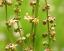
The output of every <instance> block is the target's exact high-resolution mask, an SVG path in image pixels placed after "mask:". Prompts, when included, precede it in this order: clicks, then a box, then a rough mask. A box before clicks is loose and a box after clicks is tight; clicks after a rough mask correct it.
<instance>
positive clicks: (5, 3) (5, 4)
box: [5, 0, 7, 21]
mask: <svg viewBox="0 0 64 51" xmlns="http://www.w3.org/2000/svg"><path fill="white" fill-rule="evenodd" d="M5 12H6V13H5V15H6V16H5V17H6V21H7V3H6V0H5Z"/></svg>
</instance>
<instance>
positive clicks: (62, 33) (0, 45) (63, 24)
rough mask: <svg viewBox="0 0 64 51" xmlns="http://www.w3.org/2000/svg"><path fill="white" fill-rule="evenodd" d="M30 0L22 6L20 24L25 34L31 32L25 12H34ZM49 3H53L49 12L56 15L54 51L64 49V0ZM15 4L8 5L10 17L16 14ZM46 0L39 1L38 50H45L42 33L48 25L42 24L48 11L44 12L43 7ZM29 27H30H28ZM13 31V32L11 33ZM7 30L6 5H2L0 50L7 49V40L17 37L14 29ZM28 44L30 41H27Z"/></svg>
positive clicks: (0, 12)
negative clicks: (25, 18)
mask: <svg viewBox="0 0 64 51" xmlns="http://www.w3.org/2000/svg"><path fill="white" fill-rule="evenodd" d="M29 1H30V0H24V1H23V3H22V6H21V13H20V15H21V20H20V24H21V26H22V28H23V29H24V34H27V33H30V31H31V24H30V23H29V22H27V21H26V20H24V16H25V13H26V12H28V13H29V14H30V15H31V14H32V12H31V9H32V7H31V6H30V5H29ZM48 3H49V4H50V5H51V7H50V11H49V14H50V15H52V16H55V17H56V42H54V44H53V45H52V46H53V49H54V51H64V0H48ZM14 4H15V1H13V5H12V6H8V11H7V13H8V18H10V17H12V16H13V15H14ZM44 4H45V3H44V0H40V3H39V19H40V22H39V24H38V26H37V34H36V41H35V49H36V51H43V46H42V42H43V41H42V39H43V38H42V33H43V32H45V31H46V29H47V27H46V26H43V25H42V20H43V19H45V18H46V13H45V12H42V7H43V6H44ZM28 27H29V28H28ZM10 32H11V33H10ZM10 32H8V31H7V29H6V25H5V7H4V6H3V7H0V51H5V50H4V48H5V45H6V43H7V42H14V41H15V37H14V35H13V34H12V31H11V30H10ZM26 42H28V40H27V41H26ZM27 44H28V43H27ZM17 51H21V47H19V48H18V49H17Z"/></svg>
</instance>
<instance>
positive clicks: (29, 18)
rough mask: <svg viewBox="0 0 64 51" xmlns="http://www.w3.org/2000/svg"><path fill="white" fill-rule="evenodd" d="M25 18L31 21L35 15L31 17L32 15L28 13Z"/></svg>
mask: <svg viewBox="0 0 64 51" xmlns="http://www.w3.org/2000/svg"><path fill="white" fill-rule="evenodd" d="M24 19H25V20H27V21H31V20H33V17H31V16H30V15H28V13H26V16H24Z"/></svg>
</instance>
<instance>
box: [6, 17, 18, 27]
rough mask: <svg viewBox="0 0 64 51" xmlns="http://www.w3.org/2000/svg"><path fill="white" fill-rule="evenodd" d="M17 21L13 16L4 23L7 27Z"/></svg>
mask: <svg viewBox="0 0 64 51" xmlns="http://www.w3.org/2000/svg"><path fill="white" fill-rule="evenodd" d="M17 21H18V20H15V19H14V18H12V19H10V20H8V21H7V22H6V25H7V26H9V27H11V26H13V25H14V24H15V23H16V22H17Z"/></svg>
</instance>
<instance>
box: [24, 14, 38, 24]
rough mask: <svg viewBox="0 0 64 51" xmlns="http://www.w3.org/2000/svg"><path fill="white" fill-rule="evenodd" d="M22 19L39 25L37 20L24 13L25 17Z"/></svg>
mask: <svg viewBox="0 0 64 51" xmlns="http://www.w3.org/2000/svg"><path fill="white" fill-rule="evenodd" d="M24 19H25V20H27V21H29V22H30V23H34V24H35V25H37V24H38V23H39V19H37V18H34V17H33V16H30V15H29V14H28V13H26V16H25V17H24Z"/></svg>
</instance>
